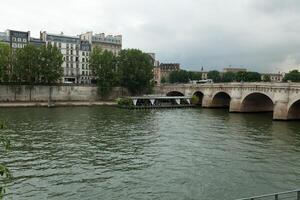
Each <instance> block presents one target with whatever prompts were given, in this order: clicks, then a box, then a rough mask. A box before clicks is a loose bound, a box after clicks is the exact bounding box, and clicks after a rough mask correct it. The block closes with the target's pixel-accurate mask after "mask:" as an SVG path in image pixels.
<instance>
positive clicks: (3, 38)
mask: <svg viewBox="0 0 300 200" xmlns="http://www.w3.org/2000/svg"><path fill="white" fill-rule="evenodd" d="M0 42H2V43H6V44H9V35H8V33H7V32H0Z"/></svg>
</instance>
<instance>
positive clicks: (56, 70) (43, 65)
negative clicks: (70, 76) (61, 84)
mask: <svg viewBox="0 0 300 200" xmlns="http://www.w3.org/2000/svg"><path fill="white" fill-rule="evenodd" d="M39 55H40V58H39V66H40V69H39V76H40V78H41V81H42V82H43V83H48V84H49V83H55V82H58V81H59V80H60V79H61V78H62V76H63V68H62V67H61V65H62V63H63V55H62V54H61V52H60V50H59V49H58V48H57V47H54V46H52V45H51V44H49V45H47V46H42V47H41V49H40V54H39Z"/></svg>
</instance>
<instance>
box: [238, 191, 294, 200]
mask: <svg viewBox="0 0 300 200" xmlns="http://www.w3.org/2000/svg"><path fill="white" fill-rule="evenodd" d="M283 199H287V200H300V189H298V190H292V191H286V192H279V193H274V194H266V195H261V196H254V197H248V198H243V199H237V200H283Z"/></svg>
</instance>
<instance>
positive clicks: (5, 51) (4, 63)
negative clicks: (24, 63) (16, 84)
mask: <svg viewBox="0 0 300 200" xmlns="http://www.w3.org/2000/svg"><path fill="white" fill-rule="evenodd" d="M10 57H11V54H10V47H9V45H7V44H4V43H1V42H0V81H3V80H7V79H8V70H9V65H10Z"/></svg>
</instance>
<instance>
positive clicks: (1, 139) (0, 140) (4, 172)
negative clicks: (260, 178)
mask: <svg viewBox="0 0 300 200" xmlns="http://www.w3.org/2000/svg"><path fill="white" fill-rule="evenodd" d="M5 128H6V125H5V123H4V122H0V131H1V130H3V129H5ZM0 144H2V146H3V147H4V149H6V150H7V149H9V148H10V145H11V144H10V140H9V139H8V138H7V137H5V136H3V135H2V132H0ZM0 176H1V177H5V178H10V177H11V173H10V171H9V169H8V168H7V167H6V166H5V165H3V164H0ZM4 193H5V190H4V188H3V187H2V186H0V198H2V197H3V194H4Z"/></svg>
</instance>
